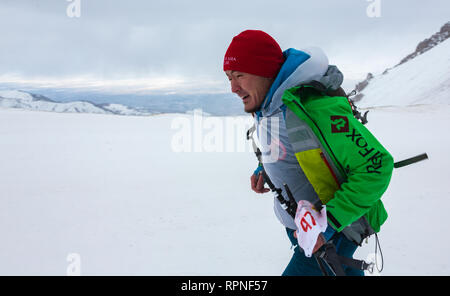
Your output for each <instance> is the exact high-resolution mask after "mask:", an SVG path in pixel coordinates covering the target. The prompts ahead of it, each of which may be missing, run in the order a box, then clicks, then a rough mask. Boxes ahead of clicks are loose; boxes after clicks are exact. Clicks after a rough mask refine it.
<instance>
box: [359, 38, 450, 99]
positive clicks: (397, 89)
mask: <svg viewBox="0 0 450 296" xmlns="http://www.w3.org/2000/svg"><path fill="white" fill-rule="evenodd" d="M362 94H364V96H363V97H362V99H361V100H360V101H359V102H358V106H360V107H374V106H406V105H415V104H450V39H447V40H446V41H444V42H442V43H441V44H439V45H437V46H435V47H434V48H432V49H430V50H429V51H427V52H425V53H423V54H421V55H418V56H416V57H415V58H414V59H411V60H409V61H407V62H405V63H403V64H401V65H399V66H397V67H395V68H392V69H390V70H389V71H388V72H387V73H385V74H381V75H378V76H375V77H373V78H372V79H371V80H370V81H369V83H368V85H367V87H365V88H364V89H363V90H362Z"/></svg>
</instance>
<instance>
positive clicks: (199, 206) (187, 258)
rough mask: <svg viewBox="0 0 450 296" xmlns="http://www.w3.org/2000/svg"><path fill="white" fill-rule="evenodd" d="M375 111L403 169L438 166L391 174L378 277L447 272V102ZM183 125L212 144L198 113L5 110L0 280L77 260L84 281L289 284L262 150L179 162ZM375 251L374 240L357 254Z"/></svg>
mask: <svg viewBox="0 0 450 296" xmlns="http://www.w3.org/2000/svg"><path fill="white" fill-rule="evenodd" d="M371 112H373V113H372V115H371V118H370V119H371V120H370V121H369V123H368V128H369V129H370V130H371V131H372V132H373V133H374V134H375V136H377V138H378V139H379V140H380V142H381V143H383V145H384V146H385V147H386V148H387V149H388V150H389V151H390V152H391V154H392V155H393V156H394V159H395V160H396V161H398V160H402V159H404V158H407V157H410V156H413V155H417V154H419V153H422V152H427V153H428V155H429V157H430V159H429V160H427V161H423V162H420V163H417V164H414V165H411V166H408V167H404V168H400V169H396V170H394V174H393V176H392V180H391V184H390V186H389V188H388V190H387V192H386V194H385V195H384V196H383V198H382V200H383V202H384V203H385V206H386V208H387V211H388V213H389V217H388V220H387V221H386V223H385V224H384V225H383V227H382V229H381V232H380V233H379V238H380V242H381V247H382V250H383V256H384V271H383V273H382V274H383V275H449V274H450V253H449V252H448V244H447V242H450V238H449V237H448V235H447V233H448V224H449V223H448V220H447V216H448V210H447V209H448V208H449V207H450V199H449V198H448V196H449V194H450V189H449V187H448V185H447V184H448V180H450V157H449V156H448V145H450V134H449V133H448V131H447V128H448V126H449V125H450V116H449V115H450V106H449V105H444V106H443V107H442V108H438V107H437V106H416V107H396V108H393V107H392V108H382V109H375V110H372V111H371ZM181 117H183V118H184V119H183V120H180V119H181ZM246 118H247V120H246V121H243V122H244V123H246V122H247V123H248V124H249V125H250V124H251V117H250V116H247V117H246ZM227 119H228V118H225V117H210V118H209V119H208V120H210V121H209V122H208V123H209V124H211V123H215V124H220V123H222V124H224V123H225V122H226V120H227ZM174 120H178V121H177V122H178V123H180V122H185V123H186V124H188V123H190V124H191V128H190V129H189V128H188V126H186V131H190V132H192V136H193V137H194V140H195V141H194V140H192V142H191V144H192V146H195V145H196V144H195V142H197V141H198V140H199V141H200V143H205V144H207V143H208V142H210V140H211V126H209V127H206V125H207V124H206V122H203V123H204V125H205V129H201V128H200V129H198V128H195V126H196V125H197V124H198V122H197V123H196V121H195V119H194V118H193V116H191V115H175V114H169V115H157V116H145V117H144V116H108V115H102V114H70V113H64V114H62V113H54V112H31V111H28V110H19V109H2V108H0V143H1V145H0V163H1V165H0V209H1V214H0V236H1V244H0V275H66V271H67V270H68V268H69V267H70V266H71V261H68V258H70V257H68V256H69V254H78V255H79V257H78V258H79V260H80V261H79V263H80V268H81V275H280V274H281V273H282V271H283V269H284V268H285V267H286V265H287V263H288V262H289V259H290V257H291V255H292V252H293V251H292V250H291V248H290V247H291V244H290V242H289V240H288V238H287V236H286V233H285V229H284V228H283V226H282V225H281V224H280V223H279V222H278V221H277V219H276V218H275V215H274V213H273V198H274V197H273V195H272V194H271V193H266V194H256V193H254V192H253V191H251V189H250V183H249V176H250V174H251V173H252V172H253V170H254V168H255V166H256V163H257V162H256V159H255V156H254V154H253V152H251V150H250V149H248V150H247V152H222V153H219V152H203V153H195V152H192V153H189V152H175V151H173V149H172V148H171V147H172V142H173V137H174V135H175V134H176V133H179V132H180V130H181V129H180V126H179V124H174V122H175V121H174ZM176 126H178V128H177V129H173V127H176ZM215 126H217V125H215ZM224 126H226V125H224ZM200 127H201V126H200ZM236 129H237V130H239V128H236ZM244 130H245V129H244ZM430 130H433V132H432V133H431V132H429V131H430ZM225 131H227V130H224V133H222V134H223V136H225V135H227V134H228V133H227V132H225ZM202 132H203V134H202ZM244 137H245V135H244V132H242V133H237V132H236V137H235V138H234V140H235V141H238V140H241V139H243V138H244ZM232 140H233V138H231V139H230V138H228V137H227V138H224V141H223V144H224V145H227V144H228V143H229V141H232ZM374 249H375V247H374V238H373V237H371V238H370V239H369V244H368V245H366V244H363V246H362V247H361V248H359V249H358V251H357V254H356V258H360V259H366V258H367V256H368V255H369V254H371V253H373V252H374Z"/></svg>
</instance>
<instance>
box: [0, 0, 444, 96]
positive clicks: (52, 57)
mask: <svg viewBox="0 0 450 296" xmlns="http://www.w3.org/2000/svg"><path fill="white" fill-rule="evenodd" d="M73 1H76V0H73ZM79 1H80V4H81V5H80V8H81V9H80V17H79V18H77V17H73V18H70V17H69V16H68V15H67V7H68V6H69V5H71V2H69V0H0V82H1V81H3V82H4V81H34V82H36V83H41V84H46V85H67V84H70V85H76V84H78V85H82V84H89V83H90V84H91V85H96V84H98V83H100V84H102V85H104V86H107V87H108V86H110V87H118V86H119V85H120V84H121V83H122V84H128V85H129V84H130V83H131V82H134V83H135V84H136V87H138V86H137V85H149V86H150V85H151V87H153V88H158V87H164V86H165V85H173V84H176V85H179V86H180V90H182V89H183V88H190V87H197V86H198V87H200V88H204V89H205V90H208V89H211V90H217V89H223V88H224V87H228V81H227V80H226V77H225V75H224V74H223V72H222V62H223V55H224V53H225V51H226V49H227V46H228V44H229V42H230V41H231V39H232V38H233V36H235V35H237V34H238V33H239V32H241V31H243V30H246V29H260V30H264V31H266V32H267V33H269V34H270V35H272V36H273V37H274V38H275V39H276V40H277V41H278V42H279V44H280V46H281V48H282V49H283V50H285V49H287V48H290V47H293V48H298V49H301V48H302V47H307V46H319V47H321V48H323V49H324V51H325V52H326V53H327V55H328V57H329V60H330V63H332V64H336V65H338V67H340V68H341V70H342V71H343V72H344V75H345V76H346V78H347V79H360V78H362V77H364V76H365V74H366V73H367V72H374V73H377V72H381V71H383V70H384V69H385V68H387V67H390V66H393V65H395V64H397V63H398V62H399V61H400V59H401V58H403V57H404V56H405V55H407V54H409V53H411V52H413V51H414V49H415V46H416V45H417V43H418V42H419V41H421V40H423V39H425V38H427V37H429V36H430V35H431V34H433V33H435V32H436V31H438V30H439V28H440V27H441V26H442V25H443V24H444V23H445V22H447V21H450V1H448V0H429V1H411V0H372V1H378V2H379V3H380V6H379V7H380V10H379V11H377V10H371V12H372V14H373V13H375V14H376V13H379V17H369V15H368V13H367V8H368V7H369V5H372V6H371V7H372V8H373V7H375V6H373V5H374V4H373V2H370V1H369V0H340V1H336V0H315V1H309V0H308V1H306V0H292V1H276V0H272V1H265V0H257V1H253V0H252V1H244V0H238V1H234V0H229V1H223V0H221V1H214V0H190V1H183V0H162V1H155V0H133V1H131V0H130V1H123V0H79Z"/></svg>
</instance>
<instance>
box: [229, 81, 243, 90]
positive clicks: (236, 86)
mask: <svg viewBox="0 0 450 296" xmlns="http://www.w3.org/2000/svg"><path fill="white" fill-rule="evenodd" d="M240 90H241V86H240V85H239V83H237V81H236V80H234V79H232V80H231V92H232V93H237V92H238V91H240Z"/></svg>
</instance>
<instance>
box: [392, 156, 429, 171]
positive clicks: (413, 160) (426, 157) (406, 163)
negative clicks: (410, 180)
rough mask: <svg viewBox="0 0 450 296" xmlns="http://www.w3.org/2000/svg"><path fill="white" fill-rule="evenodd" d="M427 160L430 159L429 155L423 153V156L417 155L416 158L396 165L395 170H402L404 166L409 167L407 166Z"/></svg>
mask: <svg viewBox="0 0 450 296" xmlns="http://www.w3.org/2000/svg"><path fill="white" fill-rule="evenodd" d="M425 159H428V155H427V154H426V153H422V154H419V155H416V156H414V157H410V158H407V159H405V160H402V161H398V162H396V163H394V168H401V167H404V166H407V165H410V164H413V163H416V162H419V161H422V160H425Z"/></svg>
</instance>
